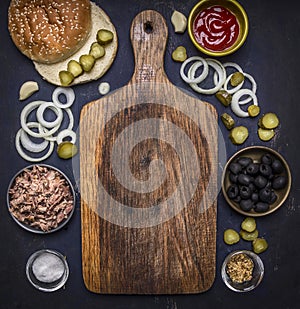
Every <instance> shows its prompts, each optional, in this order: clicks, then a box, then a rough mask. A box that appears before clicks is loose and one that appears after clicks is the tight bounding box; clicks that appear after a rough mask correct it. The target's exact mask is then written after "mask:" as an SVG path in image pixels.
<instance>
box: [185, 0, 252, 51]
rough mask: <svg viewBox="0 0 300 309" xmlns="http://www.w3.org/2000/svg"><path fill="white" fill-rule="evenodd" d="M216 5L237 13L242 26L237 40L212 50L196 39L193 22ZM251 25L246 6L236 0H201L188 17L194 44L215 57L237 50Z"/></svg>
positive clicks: (190, 34)
mask: <svg viewBox="0 0 300 309" xmlns="http://www.w3.org/2000/svg"><path fill="white" fill-rule="evenodd" d="M214 5H220V6H222V7H224V8H226V9H227V10H229V11H230V12H231V13H233V14H234V15H235V17H236V18H237V21H238V23H239V26H240V32H239V36H238V38H237V40H236V42H235V43H234V44H233V45H232V46H230V47H229V48H227V49H224V50H222V51H211V50H208V49H205V48H204V47H202V46H201V45H200V44H199V43H198V42H197V40H196V38H195V36H194V32H193V23H194V20H195V18H196V17H197V15H198V14H199V13H200V12H201V11H202V10H204V9H206V8H209V7H211V6H214ZM248 30H249V25H248V16H247V14H246V12H245V10H244V8H243V7H242V6H241V5H240V4H239V3H238V2H237V1H236V0H202V1H199V2H198V3H197V4H196V5H195V6H194V7H193V8H192V10H191V12H190V14H189V17H188V33H189V36H190V39H191V40H192V42H193V44H194V45H195V46H196V47H197V48H198V49H199V50H200V51H201V52H202V53H204V54H206V55H208V56H213V57H220V56H226V55H229V54H232V53H233V52H235V51H237V50H238V49H239V48H240V47H241V46H242V45H243V44H244V42H245V40H246V38H247V35H248Z"/></svg>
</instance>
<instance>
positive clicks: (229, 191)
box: [227, 184, 239, 200]
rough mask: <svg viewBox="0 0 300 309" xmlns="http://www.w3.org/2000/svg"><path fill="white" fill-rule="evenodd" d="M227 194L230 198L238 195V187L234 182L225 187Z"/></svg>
mask: <svg viewBox="0 0 300 309" xmlns="http://www.w3.org/2000/svg"><path fill="white" fill-rule="evenodd" d="M227 195H228V197H229V198H230V199H231V200H232V199H235V198H236V197H237V196H238V195H239V187H238V186H237V185H236V184H232V185H230V186H229V187H228V189H227Z"/></svg>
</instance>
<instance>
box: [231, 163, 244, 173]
mask: <svg viewBox="0 0 300 309" xmlns="http://www.w3.org/2000/svg"><path fill="white" fill-rule="evenodd" d="M229 170H230V171H231V172H232V173H233V174H238V173H239V172H241V171H242V166H241V165H240V164H239V163H236V162H233V163H231V164H230V165H229Z"/></svg>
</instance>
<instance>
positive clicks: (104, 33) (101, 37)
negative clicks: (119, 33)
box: [97, 29, 114, 45]
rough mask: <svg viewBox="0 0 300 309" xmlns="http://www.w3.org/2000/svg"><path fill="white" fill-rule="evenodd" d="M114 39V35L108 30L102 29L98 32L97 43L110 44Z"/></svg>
mask: <svg viewBox="0 0 300 309" xmlns="http://www.w3.org/2000/svg"><path fill="white" fill-rule="evenodd" d="M113 38H114V34H113V33H112V32H111V31H109V30H107V29H100V30H98V32H97V42H98V43H99V44H101V45H105V44H108V43H110V42H111V41H112V40H113Z"/></svg>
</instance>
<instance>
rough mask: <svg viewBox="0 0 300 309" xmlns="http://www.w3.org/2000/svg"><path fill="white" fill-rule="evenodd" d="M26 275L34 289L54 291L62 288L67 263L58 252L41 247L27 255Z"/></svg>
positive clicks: (67, 268)
mask: <svg viewBox="0 0 300 309" xmlns="http://www.w3.org/2000/svg"><path fill="white" fill-rule="evenodd" d="M26 276H27V279H28V280H29V282H30V283H31V284H32V285H33V286H34V287H35V288H36V289H38V290H40V291H43V292H54V291H56V290H58V289H60V288H62V287H63V286H64V285H65V283H66V281H67V280H68V277H69V267H68V263H67V261H66V259H65V257H64V256H63V255H62V254H61V253H60V252H58V251H56V250H50V249H42V250H39V251H36V252H34V253H33V254H32V255H31V256H30V257H29V259H28V261H27V264H26Z"/></svg>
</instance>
